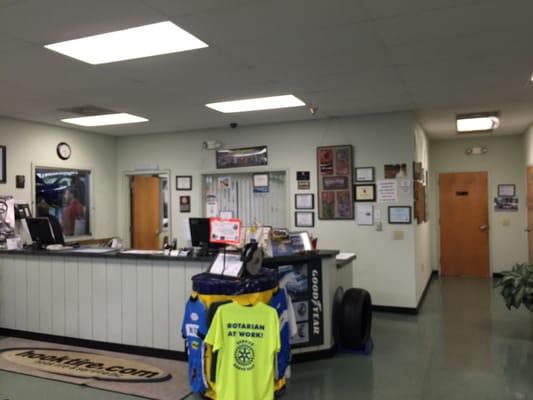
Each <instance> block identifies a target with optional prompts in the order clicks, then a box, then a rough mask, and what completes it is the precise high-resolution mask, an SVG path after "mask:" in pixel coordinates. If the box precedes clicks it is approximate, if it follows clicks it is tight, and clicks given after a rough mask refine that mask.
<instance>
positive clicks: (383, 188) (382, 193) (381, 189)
mask: <svg viewBox="0 0 533 400" xmlns="http://www.w3.org/2000/svg"><path fill="white" fill-rule="evenodd" d="M377 191H378V203H396V202H398V182H397V181H396V180H395V179H384V180H381V181H377Z"/></svg>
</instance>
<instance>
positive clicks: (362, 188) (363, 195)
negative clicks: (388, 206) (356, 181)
mask: <svg viewBox="0 0 533 400" xmlns="http://www.w3.org/2000/svg"><path fill="white" fill-rule="evenodd" d="M354 199H355V201H368V202H370V201H376V185H374V184H370V185H354Z"/></svg>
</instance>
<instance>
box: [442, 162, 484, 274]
mask: <svg viewBox="0 0 533 400" xmlns="http://www.w3.org/2000/svg"><path fill="white" fill-rule="evenodd" d="M439 200H440V215H439V218H440V256H441V259H440V262H441V274H442V275H445V276H477V277H489V276H490V266H489V205H488V176H487V173H486V172H460V173H448V174H440V176H439Z"/></svg>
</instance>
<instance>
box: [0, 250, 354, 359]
mask: <svg viewBox="0 0 533 400" xmlns="http://www.w3.org/2000/svg"><path fill="white" fill-rule="evenodd" d="M337 253H338V252H337V251H317V252H307V253H304V254H299V255H294V256H287V257H279V258H267V259H265V262H264V265H265V266H270V267H277V266H280V265H286V264H291V263H298V262H304V261H306V260H313V259H320V260H322V262H321V265H322V270H323V271H325V272H324V273H323V278H322V285H323V286H324V289H323V290H324V297H325V299H324V300H325V301H324V315H329V314H331V310H330V309H329V308H328V307H329V303H330V301H328V299H329V298H330V297H331V296H332V293H333V291H334V290H335V288H336V287H337V286H343V282H344V283H345V284H348V285H349V286H351V284H352V279H351V271H352V268H351V263H350V264H347V265H346V266H345V267H343V268H339V267H337V264H336V261H335V255H336V254H337ZM212 261H213V258H212V257H170V256H163V255H143V254H135V255H133V254H120V253H116V252H115V253H97V254H93V253H90V254H88V253H80V252H76V251H61V252H49V251H35V250H20V251H0V334H1V335H11V336H25V337H30V338H35V339H43V340H54V341H60V342H64V343H69V344H79V345H85V346H94V347H102V348H109V349H115V350H119V351H120V350H123V351H131V352H138V353H143V352H144V353H150V354H152V355H160V356H169V357H170V356H172V357H176V356H178V357H181V356H183V355H184V351H185V348H184V341H183V339H182V338H181V334H180V329H181V326H180V325H181V320H182V318H183V310H184V306H185V303H186V301H187V299H188V297H189V296H190V294H191V290H192V289H191V278H192V277H193V276H194V275H196V274H198V273H201V272H204V271H206V270H207V269H208V268H209V266H210V265H211V263H212ZM348 265H349V266H350V267H349V268H346V267H347V266H348ZM328 269H330V270H331V271H330V272H327V270H328ZM335 270H337V272H335ZM339 270H344V271H345V272H343V273H339V272H338V271H339ZM323 339H324V343H323V345H319V346H315V349H316V350H322V349H326V348H328V347H331V343H332V338H331V333H330V330H329V329H327V330H326V331H325V332H324V336H323ZM143 349H144V351H143ZM176 353H177V354H176Z"/></svg>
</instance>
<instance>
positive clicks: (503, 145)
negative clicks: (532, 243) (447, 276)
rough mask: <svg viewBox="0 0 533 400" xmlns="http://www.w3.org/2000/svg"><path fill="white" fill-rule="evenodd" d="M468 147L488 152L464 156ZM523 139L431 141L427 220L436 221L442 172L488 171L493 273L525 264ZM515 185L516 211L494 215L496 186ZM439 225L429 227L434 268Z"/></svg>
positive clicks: (488, 138)
mask: <svg viewBox="0 0 533 400" xmlns="http://www.w3.org/2000/svg"><path fill="white" fill-rule="evenodd" d="M471 146H485V147H487V148H488V153H487V154H485V155H480V156H467V155H466V154H465V150H466V149H467V148H468V147H471ZM523 146H524V138H523V137H522V136H518V135H515V136H494V137H480V138H468V139H455V140H443V141H432V142H431V144H430V160H431V174H430V175H431V178H430V182H432V184H431V197H430V199H431V201H430V210H431V215H430V218H431V220H433V221H438V209H439V204H438V195H439V192H438V183H437V182H438V176H439V174H440V173H444V172H476V171H487V172H488V175H489V209H490V212H489V224H490V239H489V240H490V259H491V270H492V272H499V271H502V270H506V269H509V268H510V267H511V266H512V265H513V264H514V263H517V262H525V261H527V234H526V232H525V231H524V229H525V227H526V214H527V211H526V207H527V202H526V187H525V164H526V163H525V160H524V157H525V156H524V149H523ZM502 183H512V184H515V185H516V192H517V197H518V199H519V210H518V212H494V211H493V210H494V208H493V199H494V197H496V195H497V188H498V184H502ZM439 240H440V239H439V225H438V224H437V223H435V224H433V228H432V254H433V257H432V258H433V262H432V265H433V268H434V269H439V257H440V245H439Z"/></svg>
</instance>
